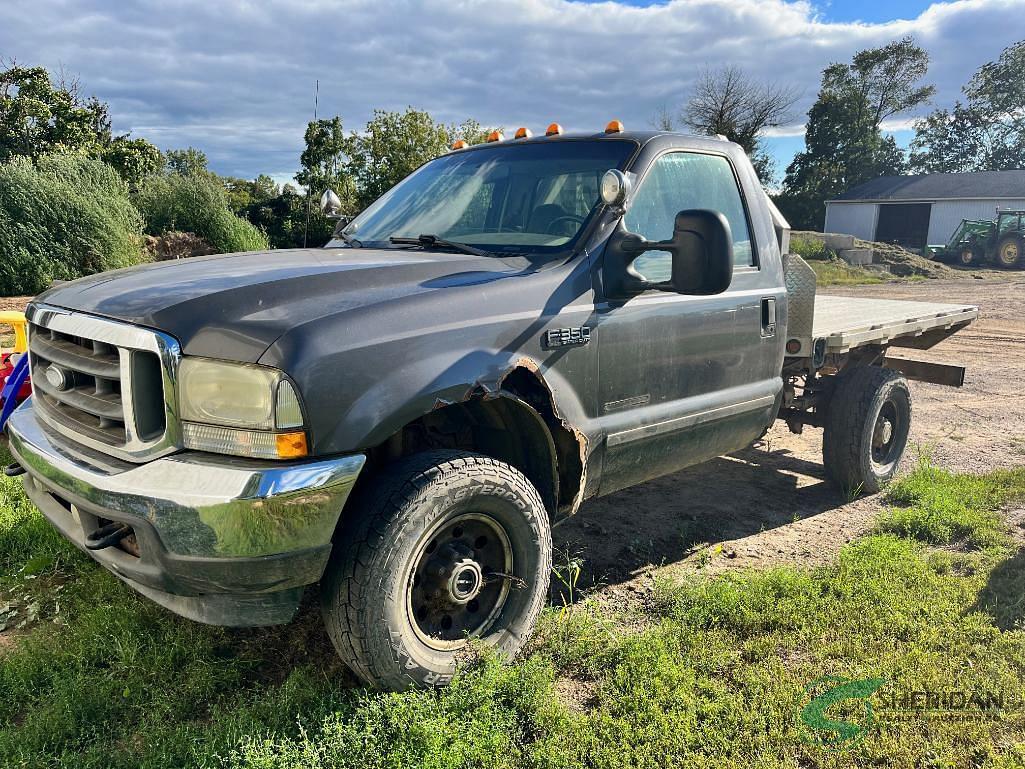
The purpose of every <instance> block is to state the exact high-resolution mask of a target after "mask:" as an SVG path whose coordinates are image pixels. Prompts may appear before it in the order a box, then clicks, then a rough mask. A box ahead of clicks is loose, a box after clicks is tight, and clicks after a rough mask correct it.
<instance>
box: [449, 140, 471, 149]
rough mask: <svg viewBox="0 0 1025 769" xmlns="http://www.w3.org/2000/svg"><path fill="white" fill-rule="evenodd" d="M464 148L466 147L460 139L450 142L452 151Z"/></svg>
mask: <svg viewBox="0 0 1025 769" xmlns="http://www.w3.org/2000/svg"><path fill="white" fill-rule="evenodd" d="M466 146H468V145H467V143H466V142H464V141H463V140H462V139H456V140H455V141H454V142H452V149H454V150H461V149H463V147H466Z"/></svg>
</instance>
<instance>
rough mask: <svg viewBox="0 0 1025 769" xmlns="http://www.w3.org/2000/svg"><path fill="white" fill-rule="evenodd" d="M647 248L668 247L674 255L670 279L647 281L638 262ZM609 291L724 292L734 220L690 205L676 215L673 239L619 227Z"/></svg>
mask: <svg viewBox="0 0 1025 769" xmlns="http://www.w3.org/2000/svg"><path fill="white" fill-rule="evenodd" d="M647 251H666V252H668V253H669V254H670V255H671V257H672V269H671V273H670V277H669V280H667V281H662V282H653V281H650V280H647V279H646V278H645V277H644V276H643V275H641V274H640V273H639V272H637V270H636V269H635V268H634V266H633V262H634V260H636V259H637V257H638V256H640V255H641V254H643V253H645V252H647ZM605 261H606V273H607V280H606V285H607V291H609V293H610V295H611V296H617V295H618V296H621V297H625V296H631V295H634V294H639V293H641V292H642V291H648V290H651V289H657V290H660V291H674V292H676V293H678V294H691V295H698V296H702V295H705V296H707V295H711V294H721V293H722V292H723V291H725V290H726V289H728V288H729V287H730V283H731V282H732V280H733V237H732V235H731V234H730V224H729V222H728V221H727V220H726V217H725V216H723V215H722V214H721V213H720V212H718V211H708V210H701V209H691V210H688V211H681V212H680V213H678V214H677V215H676V220H675V222H674V227H673V236H672V238H671V239H669V240H660V241H652V240H645V239H644V238H643V237H641V236H640V235H636V234H634V233H632V232H627V231H626V229H625V228H624V227H623V223H622V220H620V224H619V229H618V230H617V232H616V233H614V234H613V235H612V237H611V238H610V240H609V246H608V249H607V251H606V260H605Z"/></svg>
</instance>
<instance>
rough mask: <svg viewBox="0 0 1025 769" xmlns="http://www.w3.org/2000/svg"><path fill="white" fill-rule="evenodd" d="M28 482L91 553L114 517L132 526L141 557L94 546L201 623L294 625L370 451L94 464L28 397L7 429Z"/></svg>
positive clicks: (132, 580) (101, 557)
mask: <svg viewBox="0 0 1025 769" xmlns="http://www.w3.org/2000/svg"><path fill="white" fill-rule="evenodd" d="M7 433H8V436H9V438H10V448H11V452H12V453H13V454H14V457H15V459H17V461H18V463H19V464H20V465H21V466H22V467H24V468H25V470H26V471H27V475H26V478H25V489H26V492H27V493H28V495H29V497H30V498H31V499H32V501H33V502H34V503H35V504H36V505H37V506H38V507H39V508H40V510H41V511H42V512H43V514H44V515H46V517H47V518H48V519H49V520H50V521H51V522H52V523H53V524H54V525H55V526H57V528H58V529H60V531H61V532H62V533H63V534H64V535H65V536H66V537H68V538H69V539H70V540H72V542H74V543H75V544H76V545H78V546H79V547H81V548H82V549H85V542H86V539H87V538H88V537H89V535H90V534H92V533H93V532H94V531H96V530H97V529H98V528H99V527H101V526H102V525H104V524H105V523H106V522H109V521H114V522H119V523H126V524H128V525H129V526H131V527H132V529H133V532H134V534H135V537H136V540H137V542H138V552H139V554H138V556H135V555H132V554H130V553H128V552H126V551H125V550H122V549H120V548H118V547H115V546H112V547H107V548H105V549H103V550H87V552H88V553H89V554H90V555H91V556H92V557H93V558H94V559H95V560H97V561H98V562H100V563H101V564H102V565H103V566H105V567H106V568H108V569H109V570H110V571H112V572H113V573H115V574H116V575H117V576H119V577H121V578H122V579H124V580H125V581H126V582H127V583H128V584H129V585H131V586H132V587H134V588H135V589H136V590H138V591H139V592H141V593H143V594H144V595H147V596H148V597H150V598H152V599H153V600H155V601H156V602H157V603H160V604H162V605H164V606H166V607H167V608H170V609H171V610H172V611H175V612H176V613H178V614H182V615H183V616H187V617H190V618H191V619H196V620H199V621H203V622H209V623H212V624H223V625H256V624H260V625H262V624H274V623H277V622H287V621H288V620H289V619H291V616H292V614H294V611H295V608H296V606H297V605H298V601H299V598H300V597H301V595H302V589H303V586H304V585H308V584H311V583H313V582H316V581H317V580H319V579H320V577H321V575H322V574H323V570H324V568H325V566H326V564H327V560H328V557H329V556H330V552H331V538H332V535H333V534H334V530H335V526H336V525H337V523H338V519H339V516H340V515H341V511H342V508H343V506H344V505H345V502H346V500H347V498H348V496H349V492H350V491H351V490H352V487H353V484H354V483H355V482H356V478H357V477H358V476H359V473H360V470H361V469H362V468H363V464H364V462H365V461H366V458H365V457H364V456H363V455H362V454H353V455H349V456H344V457H337V458H333V459H327V460H314V461H307V462H299V463H287V464H286V463H279V462H266V461H256V460H248V459H236V458H232V457H221V456H215V455H211V454H203V453H199V452H183V453H180V454H175V455H173V456H168V457H162V458H160V459H155V460H153V461H151V462H148V463H146V464H141V465H129V464H127V463H118V464H117V465H113V466H112V465H111V464H110V463H109V462H101V461H98V460H99V458H98V457H97V458H95V459H96V461H94V460H93V459H92V458H91V457H90V455H89V454H88V453H82V452H81V450H76V449H75V448H74V447H73V446H72V445H71V444H68V445H67V446H65V445H64V442H63V441H62V440H61V438H60V436H57V435H54V434H53V433H51V432H50V431H49V429H48V428H44V426H43V425H42V423H41V422H40V421H39V420H38V419H37V417H36V416H35V414H34V410H33V407H32V401H31V399H30V400H29V401H27V402H26V403H25V404H23V405H22V406H21V407H20V408H19V409H18V410H17V411H15V413H14V414H13V415H12V416H11V419H10V421H9V422H8V426H7Z"/></svg>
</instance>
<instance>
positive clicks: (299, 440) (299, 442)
mask: <svg viewBox="0 0 1025 769" xmlns="http://www.w3.org/2000/svg"><path fill="white" fill-rule="evenodd" d="M274 437H275V439H276V440H277V448H278V457H280V458H281V459H293V458H295V457H305V456H306V454H307V453H308V449H307V448H306V433H304V432H297V433H278V434H277V435H276V436H274Z"/></svg>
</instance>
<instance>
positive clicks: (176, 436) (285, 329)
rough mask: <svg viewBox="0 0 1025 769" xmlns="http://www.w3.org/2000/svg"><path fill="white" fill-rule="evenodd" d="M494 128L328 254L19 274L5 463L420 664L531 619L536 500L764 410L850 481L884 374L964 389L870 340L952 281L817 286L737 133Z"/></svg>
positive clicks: (903, 325)
mask: <svg viewBox="0 0 1025 769" xmlns="http://www.w3.org/2000/svg"><path fill="white" fill-rule="evenodd" d="M520 133H526V132H520ZM493 138H494V140H492V141H488V142H487V143H484V144H480V145H476V146H470V147H457V148H454V149H453V150H452V151H451V152H449V153H448V154H446V155H444V156H442V157H440V158H437V159H435V160H432V161H431V162H429V163H426V164H425V165H424V166H422V167H421V168H420V169H418V170H417V171H416V172H414V173H413V174H411V175H410V176H409V177H408V178H406V179H405V180H404V181H402V182H401V183H400V184H398V185H397V186H395V187H394V188H393V189H392V190H390V191H389V192H387V193H386V194H385V195H384V196H382V197H381V198H380V199H379V200H377V201H376V202H375V203H374V204H372V205H371V206H370V207H369V208H367V209H366V210H365V211H363V212H362V213H361V214H360V215H359V216H357V217H356V218H355V219H353V220H352V221H351V222H341V223H339V226H338V227H337V229H336V231H335V239H334V240H332V241H331V242H330V243H329V244H328V245H327V247H325V248H317V249H302V250H288V251H269V252H263V253H245V254H225V255H218V256H210V257H200V258H194V259H189V260H185V261H180V262H170V263H160V264H153V265H146V266H142V267H136V268H131V269H126V270H118V271H115V272H109V273H104V274H101V275H94V276H91V277H87V278H83V279H81V280H76V281H73V282H70V283H66V284H62V285H60V286H57V287H54V288H52V289H51V290H49V291H47V292H45V293H44V294H42V295H40V296H39V297H38V298H36V300H35V301H33V302H32V304H31V305H30V306H29V309H28V318H29V321H30V327H29V336H30V345H29V348H30V353H29V354H30V363H31V371H32V381H33V386H34V388H35V391H34V395H33V397H32V398H31V399H30V400H29V401H27V402H26V403H25V404H23V406H22V407H21V408H20V409H19V410H18V411H16V412H15V414H14V416H13V417H12V419H11V421H10V423H9V430H8V432H9V438H10V448H11V451H12V452H13V455H14V457H15V459H16V464H15V465H12V466H10V467H9V468H7V472H8V474H12V475H13V474H22V473H24V483H25V488H26V490H27V492H28V495H29V496H30V497H31V499H32V500H33V502H34V503H35V504H36V505H37V506H38V507H39V509H40V510H41V511H42V512H43V513H44V514H45V515H46V517H47V518H48V519H49V520H50V521H52V522H53V524H54V525H55V526H57V528H59V529H60V531H61V532H63V534H64V535H65V536H67V537H68V538H69V539H70V540H72V541H73V542H74V543H75V544H76V545H78V546H79V547H81V548H83V549H85V550H86V551H87V552H88V553H89V554H90V555H91V556H92V557H93V558H94V559H95V560H96V561H98V562H99V563H100V564H102V565H103V566H104V567H106V568H107V569H109V570H110V571H111V572H113V573H114V574H116V575H117V576H118V577H119V578H121V579H122V580H124V581H125V582H126V583H127V584H129V585H130V586H131V587H133V588H134V589H135V590H137V591H138V592H139V593H141V594H143V595H144V596H147V597H148V598H150V599H152V600H153V601H155V602H157V603H159V604H160V605H162V606H164V607H166V608H168V609H170V610H171V611H173V612H176V613H177V614H180V615H182V616H184V617H188V618H191V619H193V620H197V621H200V622H207V623H212V624H219V625H233V626H245V625H270V624H277V623H286V622H289V621H290V620H291V619H292V617H293V615H294V614H295V612H296V610H297V607H298V606H299V603H300V599H301V598H302V595H303V593H304V591H305V589H306V588H307V587H308V586H310V585H313V584H315V583H319V585H320V588H319V591H320V597H321V600H322V610H323V616H324V620H325V623H326V626H327V630H328V632H329V634H330V636H331V638H332V640H333V642H334V644H335V646H336V648H337V650H338V653H339V654H340V655H341V656H342V657H343V658H344V660H345V662H346V663H347V664H348V665H350V666H351V667H352V669H353V670H354V671H355V672H356V673H357V674H358V675H359V676H360V677H362V678H363V679H364V680H366V681H367V682H369V683H372V684H376V685H379V686H384V687H389V688H403V687H406V686H410V685H413V684H416V685H439V684H444V683H446V682H447V681H448V680H449V678H450V677H451V675H452V673H453V670H454V668H455V661H456V658H457V656H458V654H459V651H460V649H461V648H462V647H463V646H464V645H465V644H466V642H467V639H468V638H472V637H477V638H481V639H483V640H484V641H485V642H487V643H490V644H493V645H494V646H496V647H498V648H499V649H500V650H502V651H504V652H506V653H509V654H512V653H515V652H516V651H517V649H518V648H519V647H520V646H521V645H522V644H523V642H524V640H525V639H526V638H527V637H528V635H529V634H530V632H531V630H532V628H533V626H534V622H535V620H536V618H537V616H538V613H539V611H540V610H541V608H542V606H543V605H544V603H545V601H546V596H547V592H548V585H549V577H550V572H551V568H552V541H551V529H550V526H551V524H552V523H553V522H555V521H557V520H559V519H561V518H562V517H563V516H566V515H570V514H572V513H575V512H576V511H577V509H578V508H579V507H580V505H581V503H582V502H583V501H584V500H585V499H588V498H590V497H594V496H597V495H601V494H608V493H609V492H613V491H617V490H620V489H624V488H627V487H629V486H631V485H633V484H637V483H642V482H644V481H647V480H649V479H651V478H655V477H656V476H660V475H664V474H666V473H672V472H674V471H677V470H679V469H681V468H683V467H686V466H688V465H693V464H695V463H698V462H703V461H705V460H708V459H710V458H712V457H715V456H718V455H721V454H725V453H729V452H733V451H737V450H739V449H742V448H744V447H747V446H750V445H751V444H752V443H753V442H754V441H756V440H758V439H759V437H760V436H762V435H763V434H764V433H765V431H766V430H767V429H769V427H770V426H771V425H772V424H773V422H774V420H776V419H782V420H784V421H785V422H786V423H787V424H789V425H790V427H791V429H793V430H795V431H800V430H801V429H803V428H804V427H805V426H814V427H821V428H823V430H824V439H823V450H824V461H825V467H826V470H827V471H828V473H829V475H830V476H831V477H832V478H833V479H834V480H835V481H836V482H837V483H838V484H839V485H840V486H842V487H845V488H847V489H853V490H855V491H857V490H859V489H860V490H864V491H868V492H871V491H875V490H877V489H878V488H879V487H880V485H881V484H883V483H885V482H886V481H887V480H888V479H889V478H890V477H891V476H892V475H893V473H894V471H895V469H896V467H897V464H898V462H899V460H900V458H901V455H902V453H903V451H904V448H905V444H906V441H907V436H908V429H909V422H910V418H911V402H910V395H909V391H908V386H907V382H906V377H913V378H919V379H925V380H928V381H934V382H941V383H945V384H953V385H958V384H960V383H961V380H962V378H963V374H964V370H963V369H961V368H958V367H950V366H936V365H934V364H927V363H922V362H915V361H911V360H907V359H904V358H893V357H889V356H888V352H889V350H890V349H892V348H896V347H904V348H919V349H925V348H928V347H930V346H932V345H934V344H936V343H937V342H939V341H941V340H942V339H944V338H946V337H947V336H949V335H950V334H951V333H953V332H955V331H957V330H958V329H960V328H963V327H964V326H965V325H967V324H968V323H970V322H971V321H972V320H973V319H974V318H975V317H976V315H977V311H976V309H975V308H974V307H968V306H962V305H936V304H923V303H917V302H879V301H873V300H858V299H841V298H830V297H822V296H816V291H815V280H814V273H812V272H811V270H810V269H808V267H807V265H806V264H804V263H803V262H801V260H800V259H798V258H796V257H788V256H784V254H786V251H787V244H788V238H789V230H788V228H787V225H786V222H785V221H784V220H783V218H782V217H781V216H779V214H778V212H776V211H775V209H774V207H773V206H772V204H771V202H770V201H769V199H768V198H767V196H766V195H765V194H764V192H763V190H762V188H761V186H760V185H759V182H758V179H757V177H756V175H755V172H754V170H753V169H752V167H751V164H750V163H749V162H748V159H747V157H746V156H745V155H744V153H743V151H742V150H741V149H740V148H739V147H737V146H736V145H733V144H730V143H728V142H726V141H724V140H719V139H715V138H699V137H693V136H683V135H677V134H671V133H655V132H652V133H627V132H624V131H622V130H621V128H620V127H619V126H618V125H616V124H615V123H613V124H610V127H609V129H608V130H607V131H605V132H603V133H599V134H597V135H593V134H591V135H568V134H563V133H561V131H560V130H558V129H557V127H553V129H552V130H551V131H549V132H548V135H546V136H543V137H540V136H539V137H531V136H529V135H527V136H524V137H523V138H516V139H510V140H502V139H500V138H498V137H493ZM326 198H327V203H326V205H327V207H328V208H331V206H332V196H331V195H327V196H326Z"/></svg>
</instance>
